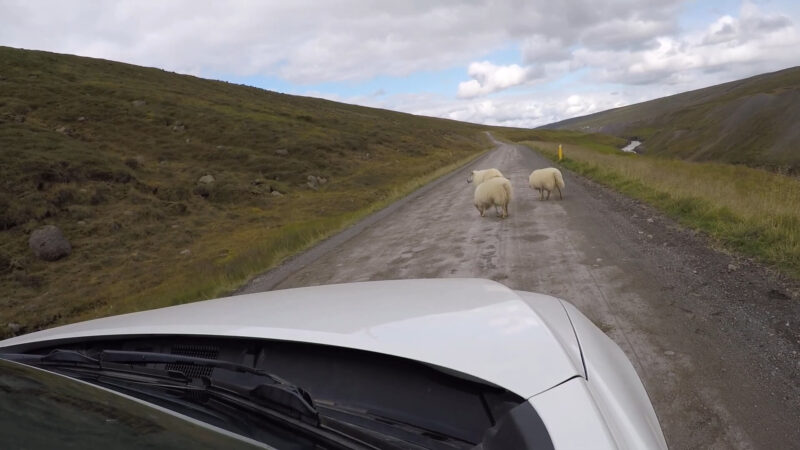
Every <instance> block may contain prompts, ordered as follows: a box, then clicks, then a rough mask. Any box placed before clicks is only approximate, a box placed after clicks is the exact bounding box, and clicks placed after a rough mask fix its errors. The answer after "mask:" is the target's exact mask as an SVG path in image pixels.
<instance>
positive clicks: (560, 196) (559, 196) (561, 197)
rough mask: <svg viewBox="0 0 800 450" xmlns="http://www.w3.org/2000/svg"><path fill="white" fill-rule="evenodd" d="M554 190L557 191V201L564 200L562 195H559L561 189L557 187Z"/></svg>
mask: <svg viewBox="0 0 800 450" xmlns="http://www.w3.org/2000/svg"><path fill="white" fill-rule="evenodd" d="M556 189H558V199H559V200H564V196H563V195H561V188H560V187H558V186H556Z"/></svg>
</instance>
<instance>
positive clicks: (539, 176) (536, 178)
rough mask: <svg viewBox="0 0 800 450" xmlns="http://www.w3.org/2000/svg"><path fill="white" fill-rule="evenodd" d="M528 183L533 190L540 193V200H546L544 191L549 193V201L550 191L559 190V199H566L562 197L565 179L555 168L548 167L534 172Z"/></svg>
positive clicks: (548, 198) (548, 197)
mask: <svg viewBox="0 0 800 450" xmlns="http://www.w3.org/2000/svg"><path fill="white" fill-rule="evenodd" d="M528 183H529V184H530V186H531V189H536V190H537V191H539V195H540V197H539V199H540V200H544V199H545V198H544V191H547V200H550V191H554V190H556V189H557V190H558V198H559V199H562V200H563V199H564V197H563V196H562V195H561V190H562V189H564V177H562V176H561V171H560V170H558V169H556V168H555V167H548V168H546V169H539V170H534V171H533V172H531V176H530V177H529V178H528Z"/></svg>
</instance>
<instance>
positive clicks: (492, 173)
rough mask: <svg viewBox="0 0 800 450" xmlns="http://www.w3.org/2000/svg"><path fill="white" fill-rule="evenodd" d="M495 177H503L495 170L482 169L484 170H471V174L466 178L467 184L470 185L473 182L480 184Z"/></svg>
mask: <svg viewBox="0 0 800 450" xmlns="http://www.w3.org/2000/svg"><path fill="white" fill-rule="evenodd" d="M495 177H501V178H502V177H503V174H502V173H500V171H499V170H497V169H494V168H492V169H484V170H473V171H472V173H470V174H469V176H468V177H467V183H472V182H473V181H474V182H475V184H476V185H477V184H481V183H483V182H484V181H486V180H488V179H489V178H495Z"/></svg>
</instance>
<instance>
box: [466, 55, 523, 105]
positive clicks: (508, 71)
mask: <svg viewBox="0 0 800 450" xmlns="http://www.w3.org/2000/svg"><path fill="white" fill-rule="evenodd" d="M467 73H468V74H469V76H470V77H472V80H469V81H465V82H463V83H459V85H458V96H459V97H461V98H472V97H477V96H479V95H486V94H490V93H492V92H496V91H499V90H502V89H507V88H509V87H512V86H517V85H520V84H523V83H525V82H526V81H528V80H529V77H531V76H532V74H533V73H532V71H531V70H530V69H523V68H522V67H520V66H518V65H516V64H512V65H510V66H496V65H494V64H492V63H490V62H488V61H483V62H474V63H472V64H470V65H469V70H468V71H467Z"/></svg>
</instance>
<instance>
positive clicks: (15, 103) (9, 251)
mask: <svg viewBox="0 0 800 450" xmlns="http://www.w3.org/2000/svg"><path fill="white" fill-rule="evenodd" d="M484 128H485V127H478V126H476V125H471V124H464V123H459V122H453V121H447V120H441V119H434V118H428V117H419V116H413V115H409V114H401V113H396V112H391V111H385V110H379V109H371V108H364V107H358V106H353V105H347V104H342V103H336V102H331V101H325V100H319V99H313V98H306V97H297V96H290V95H284V94H279V93H276V92H269V91H265V90H261V89H256V88H252V87H247V86H241V85H234V84H229V83H225V82H219V81H211V80H205V79H200V78H196V77H192V76H185V75H178V74H175V73H170V72H165V71H163V70H159V69H154V68H144V67H138V66H133V65H129V64H121V63H117V62H112V61H106V60H99V59H91V58H82V57H76V56H69V55H59V54H54V53H46V52H38V51H27V50H19V49H13V48H8V47H0V336H1V335H2V334H6V335H8V334H13V333H18V332H24V331H26V330H32V329H36V328H40V327H43V326H49V325H51V324H56V323H62V322H66V321H72V320H76V319H78V318H85V317H94V316H99V315H107V314H112V313H116V312H119V311H125V310H135V309H141V308H149V307H155V306H163V305H166V304H173V303H178V302H185V301H191V300H196V299H198V298H203V297H208V296H214V295H218V294H220V293H222V292H225V290H226V289H231V288H232V287H235V286H236V285H237V284H238V283H241V282H242V281H244V280H245V279H246V278H247V277H248V276H251V275H252V274H253V273H257V272H258V271H261V270H264V269H265V268H267V267H268V266H270V265H271V264H274V263H275V262H276V261H277V260H279V259H280V258H281V257H284V256H286V255H287V254H289V253H291V252H293V251H296V250H297V249H299V248H302V246H304V245H307V244H308V243H309V242H312V241H313V240H314V239H318V238H319V237H320V236H324V235H325V234H326V233H329V232H331V231H332V230H334V229H336V228H337V227H340V226H342V225H343V224H345V223H347V222H348V221H351V220H354V218H355V217H357V216H358V215H359V214H363V213H364V211H367V210H368V209H369V208H373V207H375V205H378V204H380V203H381V202H385V201H388V200H389V199H391V198H392V196H396V195H399V194H400V193H402V192H403V191H404V189H405V190H408V189H410V187H409V186H411V185H410V184H409V183H410V182H413V181H414V180H418V179H421V177H425V176H429V175H430V174H432V173H434V172H435V171H436V170H437V169H439V168H442V167H445V166H447V165H450V164H454V163H456V162H459V161H464V160H465V159H466V158H468V157H471V156H473V155H476V154H477V153H479V152H480V151H481V150H483V149H486V148H488V146H489V145H488V142H487V141H486V140H485V136H484V134H483V133H482V132H481V130H483V129H484ZM46 225H52V226H54V227H57V228H58V230H60V234H61V235H62V236H63V238H64V239H66V242H67V243H66V244H65V243H63V242H61V241H60V240H59V239H58V236H57V235H56V234H53V232H52V229H51V230H50V232H48V233H46V236H45V235H43V234H40V236H39V238H37V239H36V240H34V241H31V238H32V236H33V233H34V231H36V230H39V229H41V228H42V227H44V226H46ZM48 242H49V243H50V244H48ZM51 244H52V245H53V248H54V249H55V250H52V249H50V250H47V249H45V248H44V247H42V246H45V245H51ZM37 246H38V247H42V248H41V249H39V250H44V251H34V250H35V248H36V247H37ZM32 247H33V248H32ZM42 255H49V256H44V257H43V256H42ZM48 260H51V261H48Z"/></svg>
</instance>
